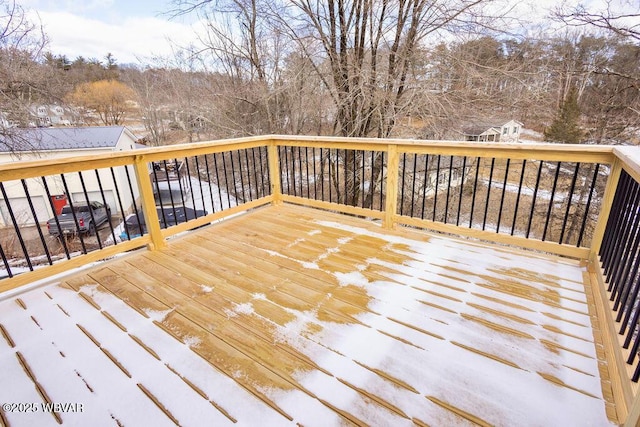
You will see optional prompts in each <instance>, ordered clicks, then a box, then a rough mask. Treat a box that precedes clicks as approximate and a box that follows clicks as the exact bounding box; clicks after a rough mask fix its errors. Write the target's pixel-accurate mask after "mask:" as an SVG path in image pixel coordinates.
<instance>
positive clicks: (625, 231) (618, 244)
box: [604, 180, 640, 290]
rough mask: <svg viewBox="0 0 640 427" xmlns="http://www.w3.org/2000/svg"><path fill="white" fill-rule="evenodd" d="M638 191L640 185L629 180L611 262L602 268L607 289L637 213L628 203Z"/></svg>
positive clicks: (632, 202)
mask: <svg viewBox="0 0 640 427" xmlns="http://www.w3.org/2000/svg"><path fill="white" fill-rule="evenodd" d="M639 193H640V185H638V184H637V183H636V182H635V181H634V180H631V182H630V184H629V188H628V192H627V194H625V196H626V197H625V198H624V206H623V207H622V209H621V212H620V213H621V222H620V232H619V233H618V236H617V238H616V240H615V243H614V248H613V251H612V252H611V261H612V262H611V263H610V264H609V265H608V266H607V267H606V268H605V269H604V273H605V275H606V276H607V282H609V290H611V288H612V287H611V282H610V279H611V273H612V271H613V269H615V268H616V267H617V265H618V262H619V261H620V256H621V255H622V253H623V252H624V247H625V246H626V242H627V239H628V238H629V229H630V227H631V223H632V219H633V218H634V217H635V216H636V215H637V212H634V210H633V209H631V206H630V203H631V204H635V201H636V200H637V199H638V195H639Z"/></svg>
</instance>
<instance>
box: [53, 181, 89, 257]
mask: <svg viewBox="0 0 640 427" xmlns="http://www.w3.org/2000/svg"><path fill="white" fill-rule="evenodd" d="M60 178H61V180H62V186H63V187H64V193H65V194H66V195H67V196H68V197H67V203H69V208H70V209H71V216H73V223H74V226H75V227H76V230H78V216H77V215H76V210H75V208H74V206H73V195H72V194H71V192H70V191H69V186H68V185H67V180H66V178H65V177H64V174H63V173H62V174H60ZM59 232H60V237H61V238H64V236H63V235H62V229H60V230H59ZM78 239H79V240H80V246H82V253H83V254H86V253H87V247H86V245H85V244H84V237H82V233H80V232H79V230H78Z"/></svg>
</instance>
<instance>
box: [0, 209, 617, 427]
mask: <svg viewBox="0 0 640 427" xmlns="http://www.w3.org/2000/svg"><path fill="white" fill-rule="evenodd" d="M583 270H584V268H583V267H582V266H580V265H579V264H578V263H575V262H572V261H566V260H562V259H559V258H557V257H544V256H540V255H534V254H532V253H528V252H524V251H519V250H511V249H507V248H496V247H486V246H484V245H481V244H478V243H473V242H466V241H457V240H455V239H447V238H442V237H436V236H430V235H428V234H426V233H420V232H416V231H413V230H409V229H402V228H401V229H399V230H394V231H387V230H383V229H381V228H380V227H379V225H377V224H375V223H373V222H370V221H365V220H362V219H358V218H354V217H349V216H344V215H338V214H333V213H329V212H323V211H318V210H314V209H308V208H302V207H298V206H291V205H285V206H275V207H268V208H261V209H257V210H255V211H253V212H251V213H248V214H245V215H242V216H239V217H236V218H233V219H230V220H227V221H223V222H221V223H218V224H215V225H213V226H210V227H206V228H203V229H200V230H197V231H194V232H190V233H187V234H186V235H184V236H181V237H179V238H175V239H172V240H171V241H170V242H169V244H168V246H167V247H166V248H164V249H162V250H160V251H155V252H149V251H138V252H135V253H133V254H131V255H128V256H124V257H121V258H118V259H115V260H112V261H109V262H106V263H104V264H102V265H98V266H96V267H93V268H91V269H89V270H86V271H82V272H80V273H78V274H75V275H73V276H70V277H68V278H65V279H64V280H63V281H62V283H59V284H53V285H48V286H46V287H43V288H38V289H35V290H32V291H29V292H26V293H25V295H24V296H19V297H14V298H12V299H7V300H6V301H0V305H1V307H0V332H1V335H2V336H0V358H1V359H0V360H5V361H7V366H9V367H11V369H12V370H17V369H18V367H20V366H21V365H20V363H19V358H18V356H17V355H18V354H20V355H21V356H20V357H23V359H24V360H26V361H27V362H28V363H29V366H33V367H32V368H29V369H30V370H31V371H32V372H31V373H30V372H23V373H22V374H20V373H16V374H15V377H17V378H20V382H19V384H18V387H17V388H16V389H17V390H19V393H20V396H22V397H21V398H22V399H30V400H35V401H38V399H40V400H42V399H43V397H42V395H43V393H46V395H47V396H48V398H49V399H50V400H51V401H62V400H64V399H65V396H66V395H65V393H66V392H67V389H66V388H65V387H62V386H61V384H62V383H64V382H65V378H73V377H74V375H75V379H74V380H73V384H75V387H76V390H77V391H76V392H72V393H71V394H70V395H69V396H73V397H74V398H77V399H81V400H83V399H84V401H85V402H87V405H89V403H92V404H95V405H96V407H97V408H93V407H92V408H87V412H89V414H84V416H89V415H90V416H92V417H94V418H92V419H93V420H95V419H98V418H99V417H110V419H111V421H113V420H114V419H115V420H118V421H119V422H121V423H122V424H124V425H128V424H130V423H131V422H135V420H136V419H137V418H136V416H135V415H132V414H131V413H129V412H128V408H129V407H128V406H127V405H123V399H122V398H116V397H115V396H116V395H115V393H117V392H118V390H120V389H121V390H123V393H124V394H125V395H126V396H127V397H128V398H129V399H131V400H132V401H135V402H143V403H142V405H143V406H142V407H143V408H146V409H144V410H145V411H149V413H152V414H153V417H152V419H153V420H156V421H157V422H158V425H165V424H166V425H173V424H174V423H179V424H182V425H197V423H196V424H193V420H194V419H195V420H197V419H198V417H199V416H205V415H204V414H209V415H207V416H214V417H215V419H217V420H219V421H220V422H221V423H222V424H225V423H231V424H233V423H236V424H238V425H255V424H256V421H258V420H259V421H260V423H261V424H265V425H282V424H287V423H292V424H301V425H314V424H317V425H340V424H357V425H366V424H368V425H371V424H374V425H410V424H418V425H454V424H455V425H467V424H468V425H478V424H479V425H494V424H503V425H511V424H518V425H527V422H529V420H534V421H531V422H532V423H533V424H535V423H554V422H557V421H559V420H564V421H566V420H567V419H569V420H573V418H572V417H575V419H576V420H579V419H580V417H581V416H584V414H585V413H589V414H590V415H589V416H590V417H591V418H590V419H593V414H594V413H595V414H596V415H597V419H599V420H601V421H602V420H605V421H606V419H607V414H609V416H610V417H613V416H614V415H613V414H615V411H614V410H613V408H612V403H611V396H610V390H607V381H606V379H605V380H603V381H602V388H601V387H600V384H601V383H600V378H599V369H601V367H602V361H600V360H598V356H597V352H596V345H595V344H594V338H593V331H592V329H591V323H590V318H589V307H588V304H587V299H586V297H585V295H584V292H585V291H584V284H583V283H582V282H581V278H582V277H583V276H582V272H583ZM7 304H10V307H11V309H9V310H1V309H2V307H5V306H7ZM79 316H80V317H79ZM79 319H80V320H79ZM25 328H26V329H25ZM67 329H69V330H70V335H69V337H70V338H67V339H65V340H62V338H61V337H62V336H63V335H64V333H65V331H66V330H67ZM54 330H55V331H56V332H55V333H54V332H52V331H54ZM27 335H28V336H27ZM52 337H54V338H55V339H54V340H53V341H52V340H51V339H52ZM74 339H75V340H77V341H78V342H81V343H84V344H82V346H77V347H74V346H72V345H71V342H72V341H73V340H74ZM63 341H64V342H63ZM523 349H527V351H523ZM56 351H57V353H56ZM38 352H41V353H42V354H44V355H48V357H49V358H51V359H52V360H62V361H63V362H64V363H63V365H64V369H61V370H56V371H55V372H54V373H52V374H51V375H50V374H47V373H46V369H43V366H44V365H43V363H45V362H43V361H42V360H41V359H42V358H41V357H39V355H38V354H39V353H38ZM127 352H129V353H127ZM129 354H131V355H135V356H129ZM79 361H82V363H79ZM143 361H144V364H145V365H146V364H148V367H146V366H145V365H142V364H141V362H143ZM74 363H75V364H79V367H78V368H75V367H74V366H75V365H74ZM195 366H197V367H198V369H195V368H194V367H195ZM20 369H21V370H22V371H25V370H24V369H23V368H20ZM74 369H75V373H74ZM101 369H104V370H105V372H109V373H110V374H109V375H111V376H113V377H114V378H116V381H115V384H117V387H115V388H114V387H111V388H110V387H109V386H108V385H107V384H106V383H105V378H104V376H103V375H101V374H100V373H99V371H100V370H101ZM96 370H97V371H96ZM30 375H31V377H30ZM9 378H10V377H8V376H7V375H4V376H3V375H2V374H0V386H2V385H4V382H6V381H9ZM11 378H13V377H11ZM3 381H4V382H3ZM36 384H40V386H41V388H42V390H43V393H38V392H37V387H36ZM73 384H72V385H73ZM162 384H172V385H173V386H172V387H170V388H169V389H167V388H166V387H162ZM1 388H2V387H0V389H1ZM532 389H535V390H533V391H532ZM34 390H35V391H34ZM177 390H180V391H181V393H183V394H181V395H180V396H178V395H176V394H175V393H176V392H177ZM531 393H534V394H531ZM102 396H111V399H112V401H110V400H109V398H107V399H106V400H105V399H103V398H102ZM549 396H551V397H549ZM603 396H604V397H603ZM0 397H1V398H3V399H5V400H6V399H9V398H12V397H11V396H9V395H2V392H0ZM99 397H100V399H98V398H99ZM532 399H533V401H531V400H532ZM66 400H68V399H66ZM98 401H99V402H101V403H100V404H97V403H93V402H98ZM192 402H193V407H192V408H191V410H190V411H189V410H185V408H183V406H184V405H185V404H186V405H187V406H189V405H191V403H192ZM539 405H545V407H547V408H548V409H549V411H550V413H548V414H540V413H538V411H537V410H536V408H537V407H538V406H539ZM593 408H596V409H593ZM561 409H562V411H563V412H562V413H561V412H560V410H561ZM554 411H555V412H554ZM567 414H569V415H567ZM2 415H3V418H2V419H3V420H5V422H7V423H9V425H12V426H13V425H28V423H26V421H25V420H27V419H28V418H26V417H25V415H24V414H21V415H19V416H18V415H16V414H14V413H12V412H6V411H5V412H3V414H2ZM47 415H48V414H47ZM59 416H60V417H61V421H63V422H64V421H69V422H72V423H73V422H75V421H74V420H81V419H82V418H77V417H81V416H83V414H76V415H74V416H76V418H72V416H71V415H70V414H60V415H59ZM39 417H40V418H39V419H41V420H44V421H43V422H44V423H45V424H46V423H55V424H56V425H57V420H56V419H55V418H54V417H53V416H51V415H48V417H49V418H46V417H44V418H42V414H39ZM35 419H36V418H34V420H35ZM190 420H191V421H190ZM614 421H615V420H614ZM52 425H53V424H52Z"/></svg>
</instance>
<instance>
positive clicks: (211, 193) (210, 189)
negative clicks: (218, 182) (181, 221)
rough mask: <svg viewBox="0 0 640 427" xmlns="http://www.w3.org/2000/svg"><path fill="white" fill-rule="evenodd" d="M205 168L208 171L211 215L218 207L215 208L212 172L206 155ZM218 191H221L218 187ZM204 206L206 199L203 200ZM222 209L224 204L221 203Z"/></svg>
mask: <svg viewBox="0 0 640 427" xmlns="http://www.w3.org/2000/svg"><path fill="white" fill-rule="evenodd" d="M196 158H197V157H196ZM204 167H205V169H206V170H207V184H208V186H209V196H210V197H211V213H215V211H216V206H215V203H213V189H212V188H211V184H212V182H211V172H210V169H209V160H207V155H206V154H205V155H204ZM216 187H217V186H216ZM218 191H220V187H218ZM202 206H204V197H203V198H202ZM220 207H222V202H221V203H220Z"/></svg>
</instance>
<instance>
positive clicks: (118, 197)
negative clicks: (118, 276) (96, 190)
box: [45, 167, 157, 247]
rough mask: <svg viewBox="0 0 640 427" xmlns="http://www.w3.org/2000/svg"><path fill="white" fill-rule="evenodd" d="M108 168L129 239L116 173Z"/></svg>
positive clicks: (128, 238) (129, 238) (111, 168)
mask: <svg viewBox="0 0 640 427" xmlns="http://www.w3.org/2000/svg"><path fill="white" fill-rule="evenodd" d="M109 170H110V171H111V179H112V180H113V187H114V188H115V190H116V199H117V200H118V206H120V212H121V213H122V222H123V227H124V233H125V234H126V235H127V240H131V233H129V225H128V224H127V215H126V213H125V212H124V207H123V206H122V197H121V196H120V189H119V188H118V182H117V180H116V173H115V172H114V170H113V167H110V168H109ZM154 171H155V170H154ZM156 182H157V181H156ZM45 185H46V184H45ZM135 203H136V202H135V199H133V204H134V205H135ZM65 247H66V246H65Z"/></svg>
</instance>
